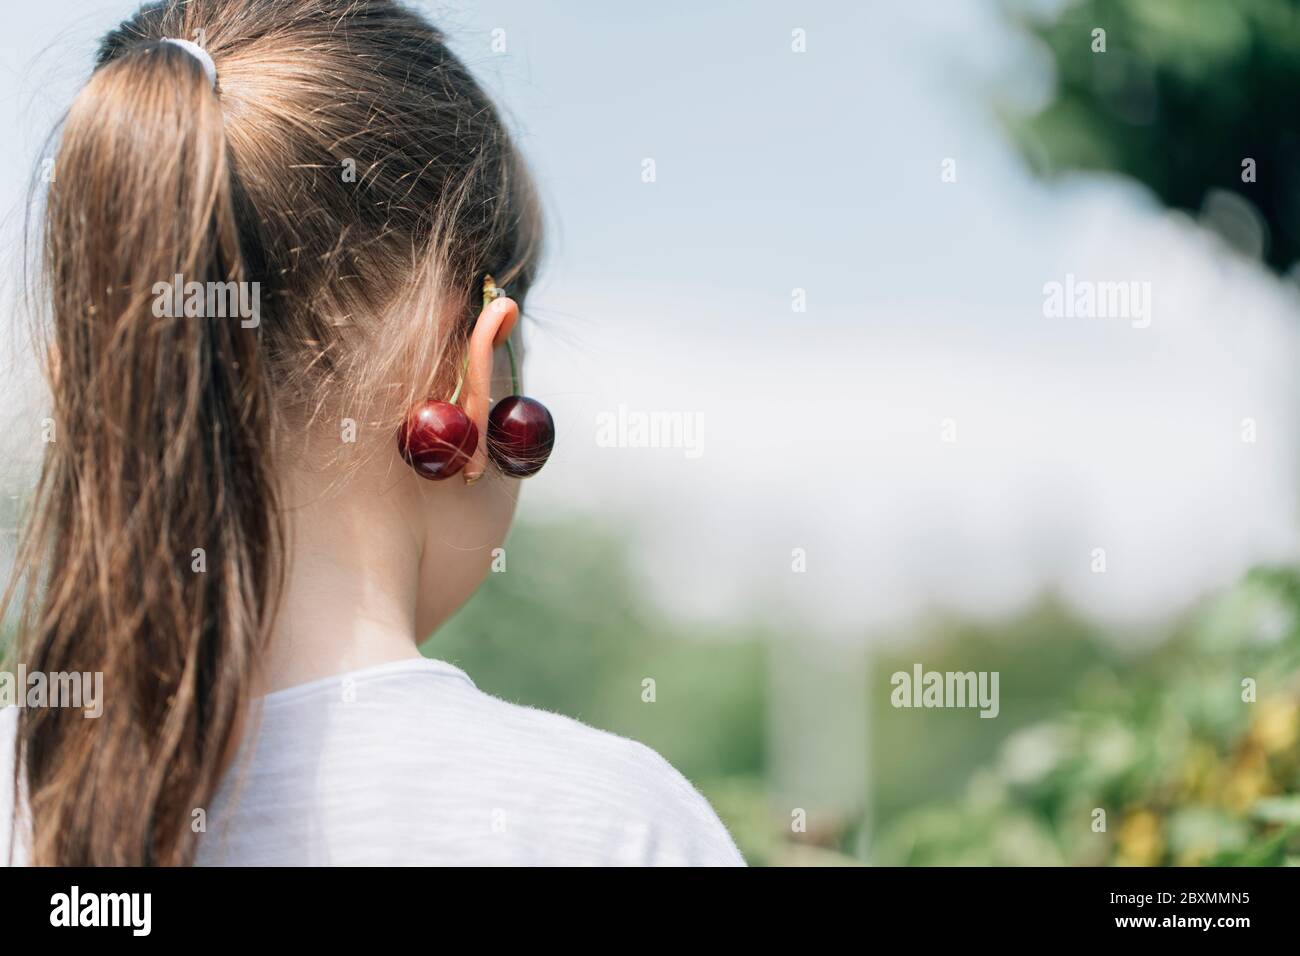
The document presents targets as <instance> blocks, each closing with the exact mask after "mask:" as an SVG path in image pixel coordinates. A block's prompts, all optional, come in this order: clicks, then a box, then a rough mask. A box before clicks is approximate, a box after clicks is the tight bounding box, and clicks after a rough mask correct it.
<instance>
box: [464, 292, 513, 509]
mask: <svg viewBox="0 0 1300 956" xmlns="http://www.w3.org/2000/svg"><path fill="white" fill-rule="evenodd" d="M518 321H519V306H518V305H516V304H515V300H514V299H511V298H508V297H506V296H502V297H501V298H498V299H494V300H493V301H492V302H490V303H489V304H488V306H487V307H486V308H485V309H484V310H483V311H482V312H480V313H479V317H478V321H476V322H475V323H474V331H473V332H472V333H470V337H469V368H468V369H467V370H466V373H465V387H464V389H463V390H462V392H461V407H462V408H464V409H465V414H466V415H468V416H469V420H470V421H472V422H473V423H474V424H475V425H476V426H477V427H478V433H479V434H480V435H482V436H484V440H482V441H480V442H479V443H478V448H476V449H475V451H474V454H473V456H472V457H471V458H470V460H469V464H468V465H466V466H465V472H464V474H465V482H466V483H467V484H472V483H473V482H475V481H477V480H478V479H479V478H482V477H483V472H484V471H486V470H487V441H486V436H487V419H488V412H489V410H490V408H489V406H490V405H491V404H492V356H493V351H494V350H495V349H496V347H497V346H498V345H501V344H502V343H504V342H505V340H506V339H508V338H509V337H510V333H511V332H512V331H514V327H515V323H516V322H518Z"/></svg>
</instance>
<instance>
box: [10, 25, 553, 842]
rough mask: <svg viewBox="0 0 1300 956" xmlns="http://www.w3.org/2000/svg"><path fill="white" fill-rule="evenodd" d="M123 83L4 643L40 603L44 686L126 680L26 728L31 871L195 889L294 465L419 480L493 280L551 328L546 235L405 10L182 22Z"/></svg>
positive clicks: (62, 342)
mask: <svg viewBox="0 0 1300 956" xmlns="http://www.w3.org/2000/svg"><path fill="white" fill-rule="evenodd" d="M164 38H177V39H179V38H186V39H187V40H198V39H200V38H201V39H202V43H201V46H202V48H203V49H201V50H198V49H195V48H194V47H193V45H192V44H190V43H179V42H176V40H172V41H170V42H168V41H166V40H165V39H164ZM97 63H98V67H97V69H96V70H95V72H94V74H93V75H92V76H91V78H90V80H89V82H88V83H87V85H86V87H85V88H84V89H83V90H82V91H81V92H80V93H79V94H78V96H77V98H76V100H75V101H74V102H73V105H72V107H71V109H70V111H69V113H68V116H67V117H66V120H65V122H64V126H63V130H62V133H61V142H60V148H59V152H58V154H57V156H56V164H55V169H54V172H55V175H54V177H53V181H52V182H51V183H50V185H49V187H48V200H47V204H46V210H45V230H44V248H43V258H44V263H43V269H42V270H41V271H42V274H43V276H44V281H45V283H46V286H47V287H46V288H45V289H43V290H41V292H42V295H41V296H40V298H41V300H42V301H43V302H45V303H47V304H48V306H49V310H50V313H51V323H50V329H49V335H50V342H49V353H50V354H49V360H48V362H47V363H46V366H47V368H48V369H49V376H50V380H51V381H50V384H51V391H52V394H53V418H54V421H55V425H56V428H55V436H56V440H55V441H54V442H51V443H50V444H48V445H46V448H45V461H44V465H43V468H42V472H41V478H40V481H39V483H38V486H37V489H36V494H35V499H34V500H33V501H32V502H31V503H30V504H29V506H28V508H27V514H28V519H27V521H28V524H27V527H26V528H25V529H24V534H23V540H22V544H21V546H20V552H19V556H18V561H17V565H16V573H15V575H14V578H13V580H12V582H11V584H10V587H9V591H8V593H7V595H6V597H5V600H4V602H3V605H2V606H0V614H4V613H5V612H6V611H7V609H8V607H9V605H10V604H11V602H12V603H17V602H14V595H21V596H22V601H21V610H22V613H21V616H20V618H19V620H17V629H18V650H17V658H18V660H19V661H20V662H21V663H22V664H23V665H25V666H26V667H27V668H28V670H29V672H38V671H39V672H44V673H45V674H46V676H47V677H48V676H50V675H54V674H57V673H83V674H84V673H86V672H90V673H92V675H93V674H94V673H95V672H101V673H102V675H103V684H102V686H103V700H102V706H103V713H102V716H100V717H98V718H89V717H86V716H83V713H82V711H80V710H73V709H62V708H57V707H56V708H42V709H36V708H23V709H22V710H21V711H20V718H19V732H18V742H17V751H18V753H17V760H16V762H15V766H16V767H17V768H18V769H17V773H18V774H19V775H20V776H21V777H22V778H23V779H21V780H20V781H17V783H18V784H19V785H20V788H21V789H20V791H19V792H20V793H21V794H24V795H25V796H24V797H23V798H22V799H24V800H25V803H26V816H27V817H29V818H30V821H31V826H30V834H23V835H20V836H19V840H18V841H15V842H19V843H21V844H22V845H23V846H25V847H29V848H30V850H29V852H27V853H26V854H25V856H27V857H29V858H31V859H32V860H33V861H34V862H37V863H54V864H67V865H85V864H144V863H153V864H183V863H189V862H192V861H193V859H194V858H195V851H196V849H197V842H198V841H197V838H198V834H197V833H196V832H195V831H196V830H198V829H201V828H200V827H199V826H198V821H199V820H200V819H202V817H201V815H200V811H205V810H207V809H208V803H209V801H210V800H211V798H212V796H213V794H214V793H215V792H216V789H217V787H218V786H219V784H220V782H221V780H222V778H223V776H224V775H225V772H226V770H227V768H228V767H229V764H230V762H231V760H232V759H233V757H234V755H235V753H236V752H237V749H238V744H239V742H240V740H241V739H242V738H243V735H244V729H245V727H244V725H245V723H246V717H247V716H248V714H249V712H250V705H249V700H250V697H251V693H252V690H251V688H252V684H253V680H254V678H255V677H256V674H255V666H256V665H257V664H258V662H259V661H260V660H261V659H262V651H263V649H264V648H265V646H266V643H267V640H268V636H269V633H270V630H271V620H272V617H273V614H274V610H275V607H276V602H277V600H278V597H279V593H280V590H281V587H280V581H281V578H282V575H283V568H284V565H285V563H286V560H287V557H286V555H285V551H284V547H283V544H284V538H285V531H284V530H283V528H282V523H283V522H284V521H285V517H284V515H283V512H282V510H281V509H280V507H279V505H278V501H277V494H276V481H275V479H276V476H277V475H280V474H283V473H285V472H284V469H285V468H287V466H288V464H290V463H288V462H285V461H284V460H283V459H281V460H279V461H272V454H271V451H272V448H275V449H277V451H278V454H279V455H280V456H283V457H284V458H287V457H289V456H290V455H293V454H294V453H295V449H294V447H290V446H289V445H288V444H287V443H286V442H283V441H273V438H276V437H277V436H279V437H285V436H289V435H292V436H295V437H296V438H300V439H302V445H303V446H304V447H307V446H308V445H309V444H310V442H309V441H308V439H310V438H313V437H314V433H313V432H312V427H313V425H319V426H320V428H321V432H320V433H321V435H324V434H326V432H325V430H324V429H325V428H327V427H328V424H327V423H332V422H333V421H337V420H338V419H341V418H343V417H344V416H346V417H348V418H349V419H352V420H353V421H355V422H360V428H361V432H362V438H361V440H360V443H359V444H358V445H357V446H353V445H348V446H347V449H346V452H340V457H342V455H343V454H346V455H347V458H348V466H349V467H355V466H357V465H359V464H360V463H361V462H363V461H365V460H367V459H366V457H365V455H366V454H367V453H364V452H362V451H361V447H362V445H365V446H366V447H368V448H370V449H375V450H376V453H382V454H387V455H389V456H391V455H392V454H393V436H394V435H395V434H396V433H397V429H398V426H399V425H400V423H401V422H402V420H403V419H404V418H405V415H406V413H407V411H408V410H409V409H410V407H411V405H412V404H414V403H415V402H416V401H419V400H421V399H423V398H424V397H426V396H427V395H429V394H430V393H431V389H432V387H433V385H434V383H435V378H436V376H437V375H443V376H446V377H454V375H455V371H454V368H453V363H452V362H450V361H443V358H444V357H445V356H450V351H451V350H450V346H449V345H448V343H450V342H452V341H453V340H458V339H457V337H458V335H459V333H460V332H461V331H463V330H464V328H465V327H466V325H467V323H471V322H472V320H473V316H474V315H476V314H477V312H478V305H477V301H481V299H480V297H481V288H482V280H483V275H484V273H491V274H492V275H494V276H496V277H497V279H498V280H499V281H501V282H502V283H503V284H506V285H508V286H509V287H510V290H511V294H512V296H513V297H514V298H515V299H516V300H518V301H520V302H522V301H523V299H524V296H525V295H526V294H527V291H528V287H529V285H530V284H531V282H532V280H533V277H534V276H535V274H536V271H537V267H538V262H539V256H540V255H541V239H542V222H541V212H540V209H539V208H538V205H537V199H536V191H535V190H534V189H533V187H532V184H531V182H530V180H529V178H528V175H527V171H526V168H525V166H524V164H523V162H522V160H521V158H520V156H519V153H518V151H517V149H516V148H515V146H514V144H513V142H512V140H511V137H510V135H509V134H508V132H507V130H506V129H505V127H504V125H503V123H502V121H501V118H500V116H499V114H498V113H497V111H496V109H495V108H494V106H493V105H492V102H491V100H490V99H489V98H488V96H487V95H486V93H485V92H484V91H483V90H482V88H481V87H480V86H479V85H478V83H477V82H476V81H475V80H474V78H473V76H472V75H471V74H470V72H469V70H468V69H466V67H465V66H464V64H463V63H461V62H460V61H459V60H458V59H457V58H456V56H455V55H454V54H453V53H452V52H451V50H450V49H449V48H448V46H447V45H446V43H445V41H444V39H443V37H442V34H440V33H439V32H438V31H437V30H436V29H435V28H434V27H433V26H432V25H430V24H429V23H428V22H427V21H426V20H425V19H424V18H423V17H421V16H419V15H418V14H416V13H415V12H413V11H412V10H410V9H408V8H407V7H406V5H404V4H402V3H398V2H395V0H274V2H270V0H153V2H149V3H146V4H145V5H144V6H143V7H141V8H140V10H139V11H137V12H136V13H135V14H134V15H133V16H132V17H131V18H130V19H128V20H126V21H124V22H123V23H121V24H120V25H119V26H118V27H116V28H115V29H113V30H111V31H109V33H108V34H107V35H106V36H105V37H104V39H103V42H102V43H101V44H100V48H99V53H98V59H97ZM213 78H215V83H214V82H213ZM178 277H179V278H178ZM196 283H197V286H196V285H195V284H196ZM178 284H179V287H178ZM196 290H197V293H198V294H197V295H195V294H194V293H195V291H196ZM232 290H233V297H234V299H235V300H237V301H238V302H239V303H240V304H241V305H243V304H245V303H251V304H252V305H253V306H254V308H255V309H256V311H255V312H254V313H253V315H251V316H250V315H248V314H246V312H245V310H244V309H232V308H230V307H229V304H230V303H231V295H232ZM200 300H201V301H202V302H203V303H204V305H205V306H206V308H199V309H195V308H194V304H195V303H196V302H197V301H200ZM178 301H179V302H181V307H180V308H178V307H177V302H178ZM222 302H225V303H226V304H227V307H226V308H225V309H221V308H220V305H221V303H222ZM261 303H265V305H266V308H265V309H264V310H263V309H260V308H257V307H258V306H259V305H260V304H261ZM213 306H216V307H217V308H215V309H214V308H213ZM214 311H215V312H216V314H212V313H213V312H214ZM235 311H238V312H239V313H240V314H239V315H234V314H232V313H233V312H235ZM196 312H203V313H205V314H195V313H196ZM263 313H265V314H263ZM259 320H260V321H259ZM272 396H274V400H273V399H272ZM329 434H330V438H331V439H332V437H333V432H332V429H331V430H330V432H329ZM295 444H297V443H295ZM325 446H326V443H325V442H321V443H320V445H319V447H321V448H322V450H323V451H328V448H326V447H325ZM322 457H328V456H325V455H322ZM339 467H343V466H342V465H340V466H339ZM15 616H18V615H15ZM0 826H3V823H2V822H0ZM28 836H30V838H31V839H30V841H29V840H28V839H27V837H28Z"/></svg>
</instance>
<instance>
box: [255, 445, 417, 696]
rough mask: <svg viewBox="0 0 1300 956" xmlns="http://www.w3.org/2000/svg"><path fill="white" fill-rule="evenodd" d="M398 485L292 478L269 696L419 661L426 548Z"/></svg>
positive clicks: (268, 660)
mask: <svg viewBox="0 0 1300 956" xmlns="http://www.w3.org/2000/svg"><path fill="white" fill-rule="evenodd" d="M385 485H388V486H389V487H388V488H387V491H388V492H389V494H385V487H384V486H385ZM391 485H392V480H391V476H389V477H388V478H387V480H385V478H384V476H382V475H376V474H366V473H362V474H358V475H356V476H354V477H351V478H349V479H348V480H347V481H346V483H340V482H339V481H338V475H337V473H336V472H335V473H333V474H329V473H313V472H309V471H305V470H296V471H293V472H292V473H291V474H290V475H289V476H288V477H287V480H286V481H285V482H284V489H285V490H284V492H283V499H284V500H283V514H284V519H285V526H286V541H285V548H286V558H287V566H286V572H285V579H284V585H283V590H282V592H281V596H280V602H279V611H278V614H277V616H276V620H275V625H274V628H273V630H272V634H271V642H270V646H269V648H267V652H266V655H265V657H264V661H265V666H264V668H263V671H262V674H263V677H262V680H263V684H264V686H263V687H261V688H260V692H261V693H269V692H271V691H275V690H281V689H283V688H285V687H292V686H294V685H296V684H302V683H305V682H307V681H312V680H318V679H320V678H324V677H330V676H332V675H335V674H341V673H344V672H346V671H351V670H356V669H358V668H362V667H370V666H373V665H376V664H384V663H388V662H390V661H395V660H402V659H407V658H415V657H419V656H420V652H419V647H418V645H419V639H418V637H417V629H416V623H415V621H416V600H417V596H418V594H419V572H420V560H421V539H420V537H419V535H418V534H416V533H415V532H414V531H413V530H412V529H413V527H415V525H413V524H412V523H411V521H410V520H409V518H408V517H407V516H405V515H404V509H403V508H401V507H394V506H393V500H392V497H391V496H392V495H394V494H397V492H396V491H395V490H393V489H392V487H391Z"/></svg>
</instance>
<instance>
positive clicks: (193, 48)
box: [162, 37, 217, 90]
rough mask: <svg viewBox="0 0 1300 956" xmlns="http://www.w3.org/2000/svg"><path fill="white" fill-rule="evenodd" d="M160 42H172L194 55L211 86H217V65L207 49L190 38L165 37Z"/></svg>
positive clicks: (214, 87)
mask: <svg viewBox="0 0 1300 956" xmlns="http://www.w3.org/2000/svg"><path fill="white" fill-rule="evenodd" d="M162 42H163V43H174V44H175V45H176V46H178V47H180V48H181V49H182V50H184V51H185V52H186V53H188V54H189V55H190V56H192V57H194V59H196V60H198V61H199V64H200V65H201V66H202V67H203V72H204V73H206V74H207V75H208V82H209V83H211V84H212V88H213V89H214V90H215V89H216V88H217V65H216V64H215V63H213V62H212V57H211V56H209V55H208V51H207V50H205V49H203V47H201V46H199V45H198V44H197V43H194V42H192V41H190V40H176V39H173V38H172V37H167V38H165V39H164V40H163V41H162Z"/></svg>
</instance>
